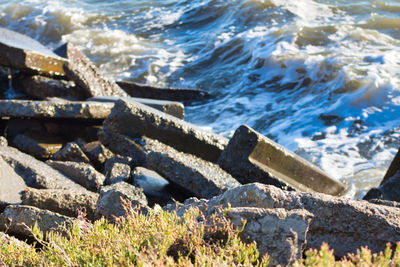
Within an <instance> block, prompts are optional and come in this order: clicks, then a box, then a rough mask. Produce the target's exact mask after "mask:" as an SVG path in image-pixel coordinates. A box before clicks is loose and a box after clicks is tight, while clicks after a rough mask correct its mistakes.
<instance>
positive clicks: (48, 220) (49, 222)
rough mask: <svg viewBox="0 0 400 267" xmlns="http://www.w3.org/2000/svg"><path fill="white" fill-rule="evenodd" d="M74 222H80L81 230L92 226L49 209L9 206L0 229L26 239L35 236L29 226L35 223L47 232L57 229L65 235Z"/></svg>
mask: <svg viewBox="0 0 400 267" xmlns="http://www.w3.org/2000/svg"><path fill="white" fill-rule="evenodd" d="M74 222H75V223H77V224H78V226H79V227H80V229H81V230H86V229H88V228H89V227H90V225H89V224H88V223H87V222H85V221H83V220H77V219H74V218H71V217H67V216H64V215H61V214H58V213H55V212H51V211H48V210H42V209H39V208H36V207H31V206H25V205H17V206H8V207H7V208H6V209H5V211H4V212H3V213H2V214H0V231H7V233H8V234H10V235H13V236H16V237H18V238H20V239H23V240H24V239H32V238H33V235H32V233H31V231H30V229H29V228H33V226H34V225H35V224H36V225H37V226H38V227H39V229H40V230H41V231H42V232H43V233H45V234H48V233H49V232H50V231H56V232H59V233H61V234H64V235H65V234H66V230H68V229H70V228H71V227H72V225H73V223H74Z"/></svg>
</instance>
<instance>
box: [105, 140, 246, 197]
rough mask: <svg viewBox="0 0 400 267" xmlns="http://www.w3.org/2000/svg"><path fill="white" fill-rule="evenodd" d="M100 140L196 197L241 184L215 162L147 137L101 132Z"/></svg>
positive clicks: (211, 194)
mask: <svg viewBox="0 0 400 267" xmlns="http://www.w3.org/2000/svg"><path fill="white" fill-rule="evenodd" d="M101 140H102V142H106V145H109V146H110V148H111V149H120V148H121V150H120V151H117V152H116V153H117V154H124V153H127V154H128V156H130V157H132V158H133V159H135V160H136V161H137V163H138V164H137V165H142V166H145V167H147V168H149V169H151V170H154V171H156V172H158V173H159V174H160V175H162V176H163V177H165V178H166V179H168V180H169V181H172V182H173V183H176V184H178V185H180V186H181V187H183V188H185V189H186V190H188V191H189V192H191V193H192V194H193V195H194V196H197V197H202V198H210V197H213V196H216V195H218V194H221V193H222V192H224V191H225V190H226V189H228V188H232V187H235V186H238V185H240V183H239V182H238V181H236V180H235V179H234V178H233V177H232V176H231V175H229V174H228V173H226V172H225V171H223V170H222V169H221V168H220V167H219V166H218V165H216V164H214V163H211V162H208V161H205V160H203V159H201V158H199V157H196V156H194V155H191V154H186V153H183V152H179V151H177V150H175V149H174V148H172V147H170V146H167V145H165V144H163V143H161V142H159V141H157V140H153V139H150V138H147V137H142V138H138V139H135V140H133V139H130V138H129V137H126V136H122V135H118V134H114V135H113V136H109V135H107V133H104V132H103V134H102V135H101ZM119 143H121V144H119Z"/></svg>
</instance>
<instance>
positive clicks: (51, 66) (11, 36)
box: [0, 28, 68, 76]
mask: <svg viewBox="0 0 400 267" xmlns="http://www.w3.org/2000/svg"><path fill="white" fill-rule="evenodd" d="M67 62H68V60H67V59H66V58H62V57H60V56H58V55H56V54H55V53H53V52H52V51H51V50H50V49H48V48H46V47H45V46H43V45H42V44H40V43H39V42H37V41H36V40H34V39H32V38H30V37H28V36H26V35H23V34H20V33H18V32H15V31H11V30H8V29H6V28H0V65H3V66H7V67H11V68H14V69H18V70H21V71H25V72H28V73H40V74H43V75H48V76H64V75H65V72H64V69H63V65H64V64H65V63H67Z"/></svg>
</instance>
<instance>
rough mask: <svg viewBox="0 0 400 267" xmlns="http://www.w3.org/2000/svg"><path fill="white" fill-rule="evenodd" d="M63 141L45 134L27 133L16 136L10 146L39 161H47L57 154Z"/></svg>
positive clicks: (37, 132)
mask: <svg viewBox="0 0 400 267" xmlns="http://www.w3.org/2000/svg"><path fill="white" fill-rule="evenodd" d="M64 142H65V141H64V140H63V139H61V138H60V137H58V136H55V135H51V134H49V133H47V132H39V131H28V132H25V133H24V134H19V135H17V136H16V137H15V138H14V140H13V142H12V144H13V146H15V147H16V148H18V149H19V150H21V151H24V152H26V153H28V154H30V155H32V156H34V157H36V158H39V159H49V158H51V157H52V156H53V155H54V154H55V153H57V152H58V151H59V150H60V149H61V148H62V146H63V143H64Z"/></svg>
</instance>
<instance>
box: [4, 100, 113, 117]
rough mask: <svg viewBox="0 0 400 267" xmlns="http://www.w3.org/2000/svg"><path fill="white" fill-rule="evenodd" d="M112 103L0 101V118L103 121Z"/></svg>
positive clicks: (109, 111)
mask: <svg viewBox="0 0 400 267" xmlns="http://www.w3.org/2000/svg"><path fill="white" fill-rule="evenodd" d="M113 106H114V104H113V103H101V102H89V101H79V102H78V101H76V102H72V101H57V102H55V101H32V100H0V117H11V118H63V119H68V118H75V119H105V118H106V117H107V116H108V115H109V114H110V113H111V109H112V107H113Z"/></svg>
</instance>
